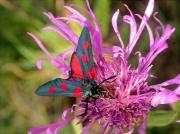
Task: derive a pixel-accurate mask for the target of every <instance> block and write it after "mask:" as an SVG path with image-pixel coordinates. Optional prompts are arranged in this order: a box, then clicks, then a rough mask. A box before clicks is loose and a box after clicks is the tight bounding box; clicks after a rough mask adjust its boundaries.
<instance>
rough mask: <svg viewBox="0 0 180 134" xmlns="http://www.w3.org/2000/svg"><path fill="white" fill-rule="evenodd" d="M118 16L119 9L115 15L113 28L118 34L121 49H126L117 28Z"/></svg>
mask: <svg viewBox="0 0 180 134" xmlns="http://www.w3.org/2000/svg"><path fill="white" fill-rule="evenodd" d="M118 16H119V9H118V10H117V11H116V12H115V13H114V15H113V17H112V26H113V29H114V32H115V33H116V35H117V37H118V39H119V41H120V43H121V47H122V48H124V43H123V41H122V38H121V35H120V33H119V31H118V27H117V19H118Z"/></svg>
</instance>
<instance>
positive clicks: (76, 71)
mask: <svg viewBox="0 0 180 134" xmlns="http://www.w3.org/2000/svg"><path fill="white" fill-rule="evenodd" d="M71 62H72V63H71V68H72V72H73V77H77V78H80V79H83V78H84V77H83V72H82V69H81V66H80V64H79V61H78V57H77V56H76V55H75V54H74V55H73V57H72V61H71Z"/></svg>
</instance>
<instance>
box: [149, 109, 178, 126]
mask: <svg viewBox="0 0 180 134" xmlns="http://www.w3.org/2000/svg"><path fill="white" fill-rule="evenodd" d="M177 115H178V114H177V113H176V112H174V111H161V110H159V111H154V112H151V113H150V114H149V117H148V127H163V126H167V125H169V124H171V123H173V122H175V120H176V117H177Z"/></svg>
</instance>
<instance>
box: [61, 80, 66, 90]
mask: <svg viewBox="0 0 180 134" xmlns="http://www.w3.org/2000/svg"><path fill="white" fill-rule="evenodd" d="M66 88H67V84H66V83H65V82H63V83H62V84H61V86H60V89H61V90H62V91H63V92H67V90H66Z"/></svg>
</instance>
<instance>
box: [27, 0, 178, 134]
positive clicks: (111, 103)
mask: <svg viewBox="0 0 180 134" xmlns="http://www.w3.org/2000/svg"><path fill="white" fill-rule="evenodd" d="M86 4H87V9H84V8H82V7H76V8H78V9H80V10H82V11H83V12H85V13H87V15H89V18H90V19H91V20H88V19H87V18H86V17H85V16H84V15H82V14H81V13H80V12H79V11H78V10H76V9H75V8H73V7H72V6H65V8H66V9H67V10H69V11H70V12H71V15H70V16H68V17H54V16H53V14H51V13H45V15H46V16H47V17H48V18H49V20H50V21H51V22H52V23H53V24H54V25H53V26H47V27H45V29H48V30H53V31H55V32H57V33H58V34H60V35H61V36H62V37H63V38H64V39H66V40H67V41H69V42H70V43H71V44H72V48H71V49H69V50H67V51H66V52H65V53H63V54H59V55H58V56H57V57H53V56H52V55H51V54H50V52H49V51H48V50H47V49H46V48H45V47H44V45H43V44H42V43H41V41H40V40H39V39H38V38H37V37H36V36H35V35H33V34H31V33H29V35H30V36H32V38H33V39H34V40H35V41H36V43H37V44H38V45H39V47H40V48H41V49H42V51H43V52H44V53H46V54H47V58H44V59H40V60H38V61H37V67H38V68H39V69H41V68H42V66H41V64H42V61H49V62H51V63H52V64H53V65H54V66H55V67H57V68H58V69H59V70H60V71H61V72H62V73H63V75H64V77H65V78H66V77H67V76H68V72H69V70H70V66H69V63H70V59H69V57H68V54H71V53H72V52H74V51H75V49H76V46H77V44H78V39H79V37H78V36H77V35H76V34H75V33H74V32H73V31H72V30H71V29H70V28H69V26H68V23H67V22H71V21H72V22H76V23H77V24H79V25H80V26H82V27H84V26H86V27H87V28H88V29H89V31H90V34H91V40H92V46H93V51H94V53H93V54H94V59H95V62H96V71H97V78H96V81H97V82H99V83H100V82H102V81H103V80H104V79H106V78H109V77H111V76H113V75H115V76H116V79H115V80H113V81H111V82H108V83H103V88H104V89H106V90H107V91H108V93H107V94H105V95H104V96H102V97H99V98H98V99H97V100H96V105H95V103H94V101H93V99H92V100H90V102H89V105H88V110H87V114H86V115H85V116H83V117H82V118H81V119H80V120H79V122H78V123H77V124H81V123H83V122H85V121H88V123H87V125H86V126H84V127H83V130H82V133H83V134H85V133H87V130H88V129H90V128H91V127H92V126H93V125H94V124H95V123H96V124H99V125H100V126H102V133H128V134H130V133H133V131H134V127H135V126H138V127H139V129H138V132H139V133H140V134H144V133H145V128H146V120H147V116H148V112H149V111H150V110H151V109H152V108H153V107H157V106H158V105H160V104H169V103H173V102H176V101H179V100H180V75H177V76H176V77H175V78H173V79H170V80H167V81H165V82H163V83H160V84H156V85H150V83H149V82H148V80H149V79H150V78H153V77H154V75H152V74H151V72H150V70H151V69H152V67H153V65H152V62H153V60H154V59H155V58H156V57H157V56H158V55H159V54H160V53H161V52H162V51H164V50H165V49H167V48H168V44H167V40H168V39H169V38H170V36H171V35H172V34H173V32H174V31H175V28H173V27H172V26H170V25H163V23H162V22H161V21H160V20H159V19H158V18H157V13H153V9H154V0H149V3H148V5H147V8H146V10H145V12H144V15H143V16H141V15H139V14H133V13H132V12H131V10H130V9H129V8H128V6H127V5H124V6H125V8H126V9H127V11H128V13H129V14H128V15H124V16H123V18H122V19H123V21H124V23H127V25H129V29H130V31H129V40H128V43H127V44H125V43H124V41H123V40H122V37H121V34H120V32H119V31H118V26H117V20H118V16H119V10H117V11H116V12H115V13H114V15H113V17H112V27H113V30H114V32H115V35H116V36H117V38H118V40H119V42H120V43H119V45H117V46H112V47H111V48H104V47H103V41H102V33H101V30H100V26H99V24H98V22H97V19H96V17H95V15H94V13H93V11H92V10H91V8H90V5H89V2H88V0H86ZM150 18H152V19H153V20H154V22H155V23H156V24H157V26H156V27H155V28H152V27H151V26H150V24H149V21H150ZM137 19H139V20H140V23H138V22H137ZM91 22H93V23H91ZM144 29H147V31H148V35H149V44H144V45H149V48H148V51H147V53H146V54H142V52H140V51H135V50H134V48H135V46H136V45H137V42H138V40H140V36H141V35H142V32H143V31H144ZM154 33H155V34H154ZM133 50H134V51H135V52H134V51H133ZM131 55H133V56H136V57H135V58H138V63H137V65H136V66H135V67H132V66H131V64H130V63H129V61H128V60H129V57H130V56H131ZM170 85H176V86H177V87H176V88H175V89H174V90H170V89H168V87H167V86H170ZM85 109H86V101H85V98H84V97H82V98H81V100H80V102H79V103H78V104H75V105H73V107H72V108H69V109H67V110H65V111H64V113H63V115H62V120H61V121H59V122H57V123H55V124H52V125H48V126H43V127H40V128H33V129H32V130H31V131H30V132H29V133H30V134H38V133H42V132H45V133H47V134H52V133H53V134H54V133H58V130H59V129H60V128H61V127H63V126H65V125H66V124H68V123H69V122H71V121H72V120H74V119H75V118H79V116H80V115H81V114H82V113H84V111H85ZM69 113H74V116H72V117H70V118H67V115H68V114H69Z"/></svg>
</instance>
